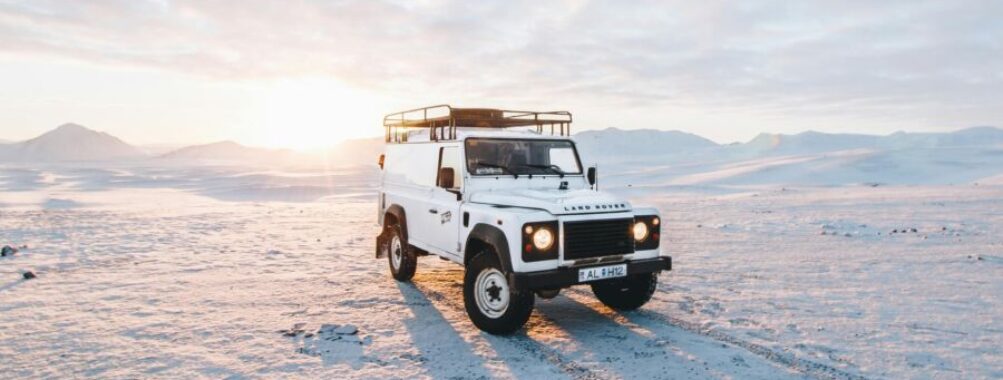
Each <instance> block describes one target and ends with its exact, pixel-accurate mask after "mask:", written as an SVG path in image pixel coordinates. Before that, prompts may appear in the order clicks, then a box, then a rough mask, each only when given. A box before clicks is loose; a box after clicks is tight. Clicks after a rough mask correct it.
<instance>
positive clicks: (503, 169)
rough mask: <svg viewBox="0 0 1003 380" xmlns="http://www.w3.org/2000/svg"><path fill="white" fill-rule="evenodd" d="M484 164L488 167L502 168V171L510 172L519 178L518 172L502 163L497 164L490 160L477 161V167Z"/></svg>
mask: <svg viewBox="0 0 1003 380" xmlns="http://www.w3.org/2000/svg"><path fill="white" fill-rule="evenodd" d="M482 166H483V167H486V168H497V169H501V170H502V173H508V174H511V175H512V177H515V178H519V175H518V174H516V172H514V171H512V169H509V167H508V166H505V165H500V164H495V163H490V162H478V163H477V167H482Z"/></svg>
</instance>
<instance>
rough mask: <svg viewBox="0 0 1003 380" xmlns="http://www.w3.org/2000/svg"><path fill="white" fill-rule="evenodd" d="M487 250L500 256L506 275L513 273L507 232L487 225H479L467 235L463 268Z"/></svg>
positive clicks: (499, 259)
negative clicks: (478, 254) (479, 253)
mask: <svg viewBox="0 0 1003 380" xmlns="http://www.w3.org/2000/svg"><path fill="white" fill-rule="evenodd" d="M485 248H487V249H490V250H491V251H493V252H494V253H495V255H497V256H498V261H499V262H501V266H502V269H504V270H505V273H512V260H511V256H510V252H509V247H508V239H506V238H505V232H503V231H502V230H501V229H499V228H498V227H495V226H492V225H490V224H486V223H478V224H477V225H475V226H474V228H473V229H472V230H471V231H470V234H468V235H467V241H466V244H464V246H463V266H464V267H466V266H467V264H469V263H470V260H471V259H473V258H474V255H476V254H477V253H478V252H480V251H481V250H483V249H485Z"/></svg>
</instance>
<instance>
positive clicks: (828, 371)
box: [566, 288, 867, 380]
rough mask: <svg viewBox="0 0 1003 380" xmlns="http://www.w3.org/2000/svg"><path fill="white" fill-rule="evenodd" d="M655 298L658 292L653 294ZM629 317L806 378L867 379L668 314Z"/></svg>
mask: <svg viewBox="0 0 1003 380" xmlns="http://www.w3.org/2000/svg"><path fill="white" fill-rule="evenodd" d="M566 291H567V292H569V293H574V294H576V295H578V296H582V297H591V294H588V293H586V292H585V291H583V290H580V289H574V288H572V289H568V290H566ZM656 295H657V293H656ZM652 301H658V302H661V303H663V304H665V303H670V302H671V301H667V300H665V299H661V298H659V297H653V298H652ZM630 313H631V314H632V316H640V317H642V318H645V319H648V320H650V321H653V322H657V323H663V324H666V325H669V326H673V327H677V328H680V329H683V330H686V331H689V332H691V333H695V334H699V335H702V336H706V337H709V338H712V339H714V340H717V341H720V342H723V343H727V344H731V345H733V346H737V347H741V348H744V349H745V350H747V351H749V352H751V353H753V354H755V355H757V356H759V357H761V358H764V359H766V360H768V361H770V362H772V363H775V364H778V365H781V366H784V367H787V368H790V369H793V370H795V371H798V372H801V373H803V374H805V375H808V376H812V377H814V378H818V379H834V380H866V379H867V378H866V377H864V376H862V375H858V374H854V373H850V372H847V371H844V370H841V369H839V368H835V367H832V366H829V365H825V364H822V363H818V362H815V361H811V360H807V359H804V358H799V357H797V355H794V354H792V353H785V352H779V351H776V350H773V349H771V348H769V347H766V346H763V345H761V344H757V343H753V342H750V341H747V340H742V339H739V338H737V337H735V336H733V335H730V334H726V333H723V332H721V331H717V330H711V329H706V328H703V327H701V326H700V324H698V323H695V322H690V321H686V320H683V319H681V318H677V317H672V316H669V315H665V314H661V313H658V312H655V311H652V310H645V309H643V308H642V309H638V310H635V311H633V312H630Z"/></svg>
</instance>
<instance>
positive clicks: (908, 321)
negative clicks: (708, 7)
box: [0, 159, 1003, 379]
mask: <svg viewBox="0 0 1003 380" xmlns="http://www.w3.org/2000/svg"><path fill="white" fill-rule="evenodd" d="M781 160H783V159H781ZM793 160H795V161H796V159H793ZM771 162H773V161H771ZM793 164H795V162H793V161H790V160H784V161H780V162H779V163H776V165H785V166H789V165H793ZM756 165H759V166H756V167H757V168H758V169H756V170H762V167H763V165H760V164H756ZM655 170H659V169H655ZM665 170H675V167H673V168H671V169H664V170H663V171H661V172H660V175H656V176H650V175H646V174H645V173H643V172H642V173H635V174H633V175H625V176H620V177H617V176H614V175H613V173H614V171H613V170H611V169H610V168H606V167H604V169H603V171H602V172H603V173H607V174H609V177H608V181H607V182H604V183H605V184H607V186H608V188H609V189H612V190H613V191H620V192H622V193H624V194H627V195H629V196H631V197H632V198H633V200H634V202H635V203H649V204H653V205H656V206H658V207H660V209H661V210H662V213H663V216H664V220H665V222H666V223H665V225H666V230H665V235H666V237H667V239H666V240H665V243H664V244H663V248H662V249H663V252H664V253H665V254H669V255H672V256H673V258H674V264H675V265H674V270H673V271H672V272H670V273H663V274H662V277H661V281H662V285H661V287H660V289H659V290H658V293H657V294H656V295H655V299H654V301H652V302H651V303H649V304H648V305H647V306H645V307H644V308H642V309H641V310H639V311H636V312H628V313H616V312H613V311H611V310H609V309H607V308H605V307H603V306H602V305H601V304H599V303H598V302H597V301H595V300H594V298H593V297H592V296H591V293H590V292H589V291H588V289H587V288H584V287H579V288H574V289H572V290H570V291H565V292H563V293H562V295H561V296H559V297H557V298H556V299H553V300H538V302H537V310H536V312H535V313H534V315H533V316H532V318H531V320H530V322H529V324H528V325H527V327H526V330H525V333H521V334H518V335H516V336H512V337H494V336H490V335H486V334H483V333H481V332H479V331H478V330H477V329H476V328H475V327H474V326H473V325H472V324H471V323H470V322H469V321H468V319H467V317H466V315H465V313H464V311H463V307H462V297H460V293H461V288H460V281H461V277H462V269H461V268H460V267H457V266H455V265H452V264H449V263H446V262H443V261H440V260H437V259H435V258H423V259H422V260H420V261H419V270H418V274H417V276H416V277H415V281H414V283H413V284H399V283H396V282H395V281H393V280H392V279H391V278H390V276H389V274H388V272H387V269H386V262H385V260H376V259H374V258H373V236H374V234H375V232H376V227H375V225H374V222H375V215H374V210H375V204H374V202H373V197H372V194H373V190H374V188H373V181H372V179H373V178H374V177H373V172H372V169H341V170H338V171H318V170H313V171H299V172H288V171H265V170H255V171H248V170H243V169H239V168H232V167H181V166H178V167H153V166H127V165H123V166H121V167H112V168H109V167H104V168H102V169H91V168H87V167H72V166H58V165H51V166H39V165H36V166H33V167H26V166H20V167H15V166H6V167H2V168H0V244H11V245H27V246H28V247H27V249H23V250H21V252H18V253H17V254H16V255H15V256H13V257H3V258H0V370H2V371H0V377H7V376H11V377H25V378H37V377H47V378H67V377H83V376H88V377H102V378H137V377H140V378H142V377H181V378H193V377H205V378H226V377H233V378H243V377H248V378H262V377H268V378H271V377H298V378H335V377H338V378H340V377H379V378H383V377H397V378H415V377H432V378H494V377H500V378H510V377H515V378H542V377H551V378H695V377H696V378H764V379H774V378H799V377H809V378H854V377H865V378H999V377H1003V351H1001V348H1000V347H1003V318H1001V316H1003V238H1001V236H1003V235H1001V234H1003V187H999V186H997V185H986V184H984V183H980V184H979V185H975V184H956V185H950V186H949V185H939V184H931V185H923V186H904V185H891V186H885V185H878V184H872V185H846V186H836V187H806V186H792V185H785V186H780V185H763V184H752V185H750V184H746V183H739V184H738V185H734V183H732V182H728V181H723V180H722V179H723V178H737V176H739V175H741V174H738V173H748V171H743V170H742V169H741V167H738V168H736V169H735V171H731V172H722V170H724V169H721V168H717V167H716V168H715V169H714V170H704V171H703V177H700V175H701V172H700V171H699V170H693V171H686V169H685V168H683V169H680V171H679V172H678V175H673V176H667V175H665ZM617 172H621V171H619V170H618V171H617ZM674 173H675V172H674ZM701 178H703V179H701ZM628 185H630V187H628ZM732 185H734V186H732ZM24 270H30V271H33V272H34V273H35V274H36V275H37V276H38V277H37V278H35V279H31V280H23V279H21V275H20V272H21V271H24Z"/></svg>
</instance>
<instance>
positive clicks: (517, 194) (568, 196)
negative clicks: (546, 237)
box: [470, 189, 631, 215]
mask: <svg viewBox="0 0 1003 380" xmlns="http://www.w3.org/2000/svg"><path fill="white" fill-rule="evenodd" d="M470 201H471V202H473V203H480V204H489V205H498V206H510V207H523V208H532V209H539V210H545V211H547V212H549V213H551V214H554V215H567V214H592V213H601V212H624V211H630V210H631V205H630V202H627V200H625V199H622V198H618V197H616V196H613V195H612V194H608V193H603V192H597V191H592V190H588V189H584V190H531V189H518V190H505V191H481V192H477V193H474V194H472V195H471V196H470Z"/></svg>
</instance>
